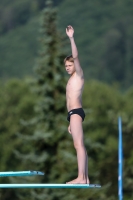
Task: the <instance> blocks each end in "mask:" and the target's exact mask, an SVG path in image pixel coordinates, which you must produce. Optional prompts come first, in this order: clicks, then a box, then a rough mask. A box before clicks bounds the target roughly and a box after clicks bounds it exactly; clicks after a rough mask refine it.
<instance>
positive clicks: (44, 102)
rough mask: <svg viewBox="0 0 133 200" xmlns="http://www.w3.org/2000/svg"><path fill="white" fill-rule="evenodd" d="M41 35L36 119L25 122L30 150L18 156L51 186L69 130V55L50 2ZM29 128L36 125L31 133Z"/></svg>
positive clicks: (23, 195) (36, 195) (38, 195)
mask: <svg viewBox="0 0 133 200" xmlns="http://www.w3.org/2000/svg"><path fill="white" fill-rule="evenodd" d="M40 34H41V37H40V46H41V47H40V51H39V56H38V60H37V64H36V66H35V73H36V78H35V82H34V86H33V88H34V91H35V92H36V93H37V95H38V101H37V103H36V105H35V110H36V116H35V118H33V119H31V121H30V123H29V122H24V125H25V126H27V130H26V133H24V134H25V135H24V138H23V136H22V134H21V135H20V136H21V137H22V138H23V140H24V143H25V145H26V144H28V148H27V149H26V151H25V150H24V151H21V150H20V152H16V154H17V155H18V157H19V158H21V159H22V161H23V167H25V168H26V167H27V168H29V167H30V168H31V169H32V170H40V171H44V172H45V174H46V175H45V176H44V177H42V179H41V178H40V179H41V181H40V179H39V182H43V183H44V182H46V183H49V182H52V181H53V182H54V179H55V178H56V180H57V177H59V176H60V171H59V169H58V163H57V157H58V156H57V154H58V146H59V145H60V141H62V140H64V138H65V137H66V133H65V132H66V130H67V129H66V125H65V123H66V105H65V73H64V70H65V69H64V67H63V65H64V63H63V59H64V57H65V53H64V52H63V49H64V48H63V45H62V36H61V34H60V33H59V31H58V28H57V9H56V8H55V7H53V5H52V1H51V0H47V1H46V8H45V9H44V10H43V12H42V18H41V31H40ZM29 125H32V128H30V131H29V130H28V128H29V127H30V126H29ZM33 127H34V128H33ZM33 129H34V131H33ZM31 131H33V132H32V133H31ZM29 143H30V147H29ZM27 150H28V151H27ZM24 153H26V155H25V154H24ZM55 165H56V166H55ZM30 180H31V181H32V182H34V181H35V182H37V180H36V177H35V179H34V178H33V179H31V177H30V179H28V181H30ZM31 195H32V199H40V198H43V199H44V197H46V196H47V194H44V196H43V194H41V193H40V191H39V190H37V191H35V190H34V191H32V193H31ZM18 196H19V198H20V199H23V198H25V199H28V198H29V195H28V196H27V194H26V192H24V190H23V193H18Z"/></svg>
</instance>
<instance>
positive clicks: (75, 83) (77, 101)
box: [66, 73, 84, 112]
mask: <svg viewBox="0 0 133 200" xmlns="http://www.w3.org/2000/svg"><path fill="white" fill-rule="evenodd" d="M83 86H84V78H83V77H82V78H81V77H80V76H78V75H77V74H76V73H75V74H73V75H72V76H71V77H70V78H69V80H68V82H67V86H66V100H67V110H68V112H69V111H70V110H72V109H75V108H81V107H82V92H83Z"/></svg>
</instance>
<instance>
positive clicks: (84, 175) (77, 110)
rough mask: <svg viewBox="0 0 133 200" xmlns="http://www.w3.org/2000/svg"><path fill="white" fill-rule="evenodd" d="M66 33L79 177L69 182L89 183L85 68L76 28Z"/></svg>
mask: <svg viewBox="0 0 133 200" xmlns="http://www.w3.org/2000/svg"><path fill="white" fill-rule="evenodd" d="M66 34H67V36H68V37H69V39H70V43H71V49H72V56H68V57H66V58H65V60H64V63H65V68H66V71H67V73H68V74H69V75H70V78H69V80H68V83H67V86H66V101H67V110H68V118H67V119H68V121H69V122H70V124H69V126H68V132H69V133H70V134H71V135H72V138H73V143H74V147H75V149H76V153H77V162H78V177H77V178H76V179H75V180H73V181H70V182H67V184H89V178H88V156H87V152H86V149H85V146H84V138H83V137H84V136H83V128H82V121H84V118H85V114H84V111H83V109H82V92H83V86H84V75H83V70H82V68H81V66H80V62H79V58H78V50H77V47H76V44H75V41H74V37H73V35H74V29H73V27H72V26H68V27H67V28H66Z"/></svg>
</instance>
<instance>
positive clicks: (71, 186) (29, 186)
mask: <svg viewBox="0 0 133 200" xmlns="http://www.w3.org/2000/svg"><path fill="white" fill-rule="evenodd" d="M0 188H86V189H87V188H101V185H98V184H39V183H36V184H35V183H34V184H17V183H16V184H0Z"/></svg>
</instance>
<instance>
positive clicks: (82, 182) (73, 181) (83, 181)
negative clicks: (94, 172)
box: [66, 178, 89, 184]
mask: <svg viewBox="0 0 133 200" xmlns="http://www.w3.org/2000/svg"><path fill="white" fill-rule="evenodd" d="M87 182H89V180H87V181H86V179H80V178H76V179H74V180H72V181H70V182H67V183H66V184H89V183H87Z"/></svg>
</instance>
